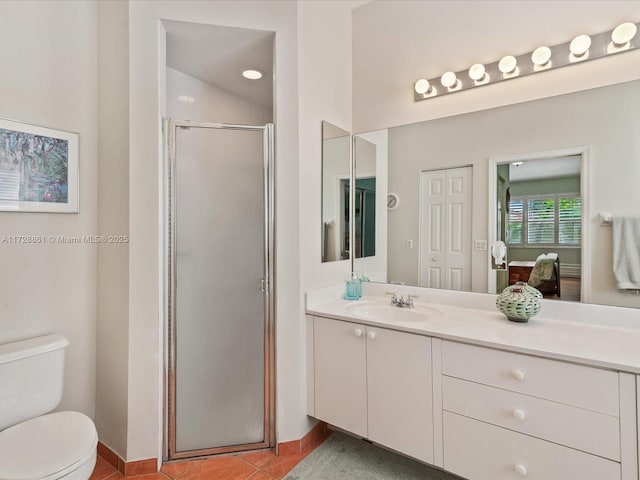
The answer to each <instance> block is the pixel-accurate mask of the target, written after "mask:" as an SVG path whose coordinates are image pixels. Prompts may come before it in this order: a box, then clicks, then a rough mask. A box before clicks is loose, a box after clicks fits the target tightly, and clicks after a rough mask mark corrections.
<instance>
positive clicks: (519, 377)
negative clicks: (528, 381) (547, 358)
mask: <svg viewBox="0 0 640 480" xmlns="http://www.w3.org/2000/svg"><path fill="white" fill-rule="evenodd" d="M511 376H512V377H513V378H515V379H516V380H518V381H520V382H521V381H522V380H524V373H523V372H522V370H514V371H513V372H511Z"/></svg>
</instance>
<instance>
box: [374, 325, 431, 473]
mask: <svg viewBox="0 0 640 480" xmlns="http://www.w3.org/2000/svg"><path fill="white" fill-rule="evenodd" d="M430 365H431V338H429V337H425V336H422V335H412V334H409V333H404V332H394V331H392V330H386V329H382V328H375V327H367V390H368V393H369V395H368V399H369V415H368V417H369V439H370V440H372V441H374V442H377V443H379V444H381V445H384V446H386V447H389V448H391V449H393V450H397V451H399V452H403V453H406V454H407V455H410V456H412V457H414V458H417V459H419V460H422V461H423V462H427V463H433V400H432V382H431V367H430Z"/></svg>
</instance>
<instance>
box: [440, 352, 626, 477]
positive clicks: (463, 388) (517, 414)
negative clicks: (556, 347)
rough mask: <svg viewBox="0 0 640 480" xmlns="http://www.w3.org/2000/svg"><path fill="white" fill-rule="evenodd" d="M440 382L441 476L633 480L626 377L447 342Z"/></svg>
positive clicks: (604, 371) (605, 371)
mask: <svg viewBox="0 0 640 480" xmlns="http://www.w3.org/2000/svg"><path fill="white" fill-rule="evenodd" d="M442 374H443V375H442V408H443V450H444V468H445V470H448V471H450V472H452V473H456V474H458V475H461V476H463V477H465V478H470V479H473V480H503V479H504V480H507V479H515V478H521V477H527V478H531V479H540V480H567V479H573V478H576V479H578V478H579V479H581V480H620V479H623V480H626V479H630V480H635V479H637V453H636V452H635V451H634V449H635V445H636V441H635V439H634V438H633V434H631V431H633V432H635V426H634V425H635V423H636V415H635V408H634V407H633V406H632V405H633V404H634V403H635V379H634V378H633V375H628V374H621V373H618V372H614V371H610V370H604V369H599V368H592V367H587V366H583V365H576V364H572V363H567V362H561V361H556V360H551V359H546V358H539V357H532V356H528V355H522V354H518V353H512V352H505V351H501V350H494V349H490V348H484V347H478V346H472V345H465V344H461V343H456V342H448V341H445V342H443V344H442ZM630 426H632V428H630ZM631 447H632V448H631Z"/></svg>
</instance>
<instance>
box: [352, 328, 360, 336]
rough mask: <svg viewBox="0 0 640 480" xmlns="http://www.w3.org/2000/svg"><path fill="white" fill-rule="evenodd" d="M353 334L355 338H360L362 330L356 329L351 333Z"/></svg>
mask: <svg viewBox="0 0 640 480" xmlns="http://www.w3.org/2000/svg"><path fill="white" fill-rule="evenodd" d="M353 334H354V335H355V336H356V337H361V336H362V330H360V329H359V328H356V329H355V330H354V331H353Z"/></svg>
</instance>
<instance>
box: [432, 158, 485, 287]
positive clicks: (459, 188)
mask: <svg viewBox="0 0 640 480" xmlns="http://www.w3.org/2000/svg"><path fill="white" fill-rule="evenodd" d="M472 181H473V178H472V168H471V167H462V168H452V169H449V170H434V171H429V172H422V174H421V177H420V196H421V214H420V286H423V287H431V288H446V289H449V290H463V291H470V290H471V242H470V240H469V239H470V238H471V200H472V197H471V182H472Z"/></svg>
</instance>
